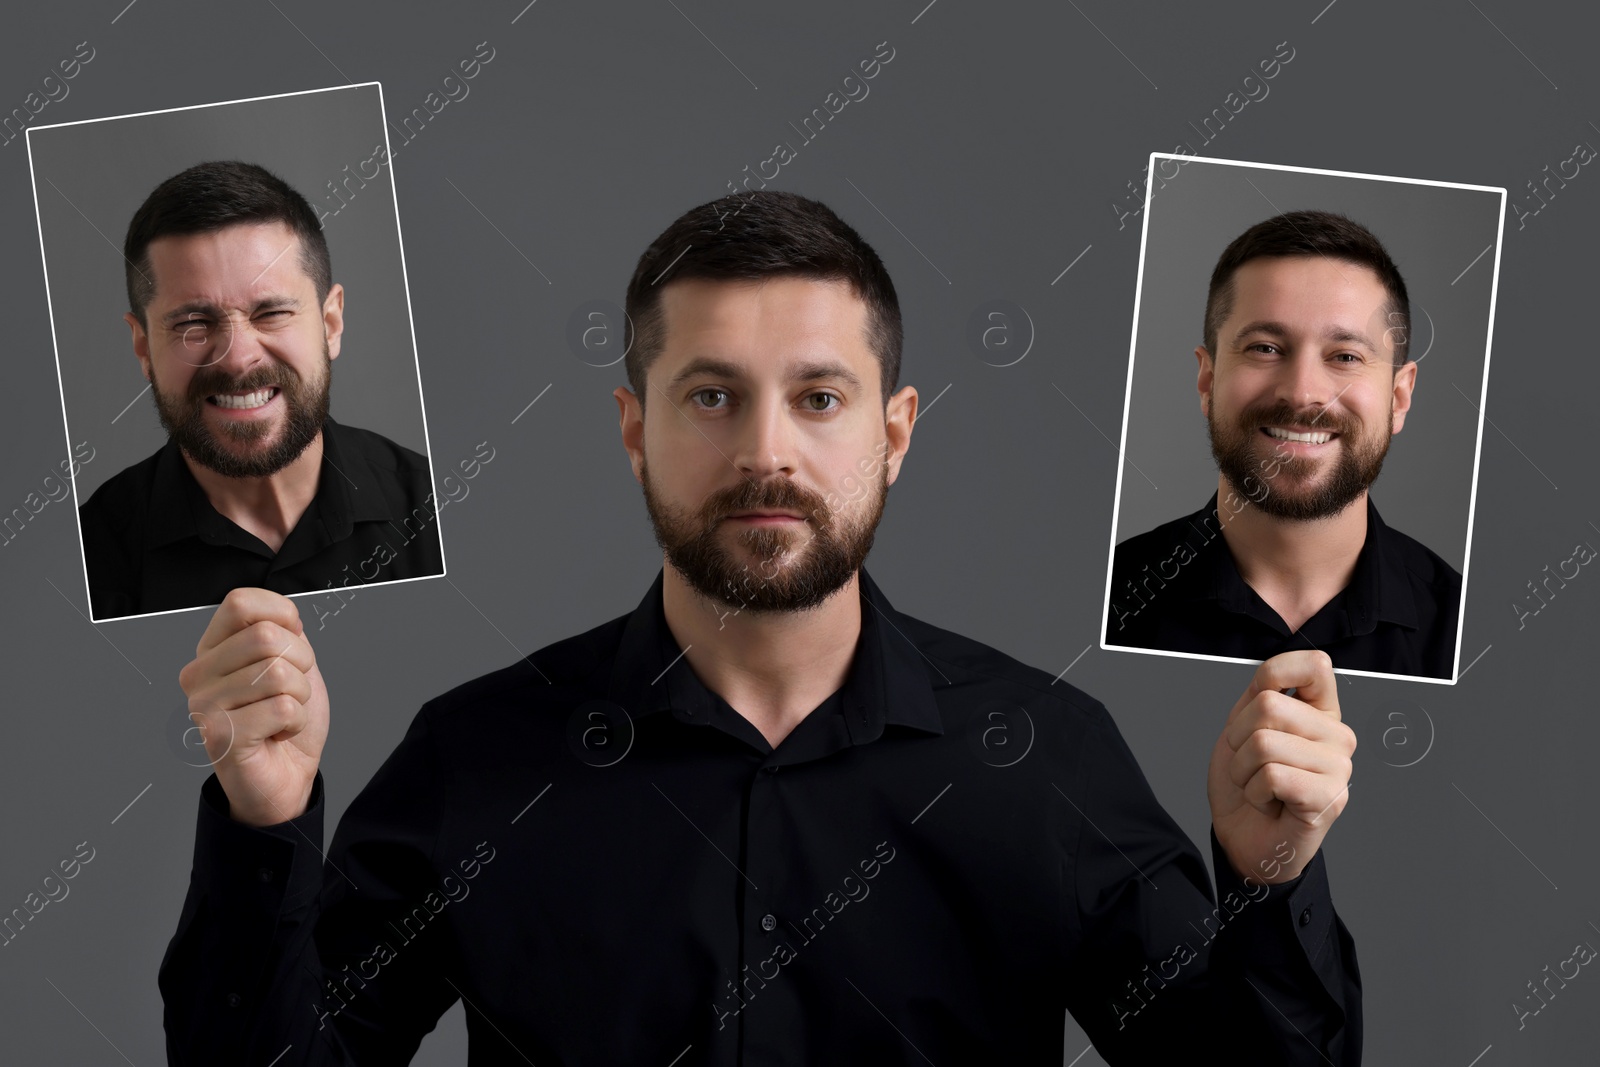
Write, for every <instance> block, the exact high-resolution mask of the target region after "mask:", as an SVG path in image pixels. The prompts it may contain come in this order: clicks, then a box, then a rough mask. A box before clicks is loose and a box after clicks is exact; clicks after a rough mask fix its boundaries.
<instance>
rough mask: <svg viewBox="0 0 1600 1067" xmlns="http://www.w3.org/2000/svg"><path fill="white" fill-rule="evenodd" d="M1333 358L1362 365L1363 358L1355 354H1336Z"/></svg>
mask: <svg viewBox="0 0 1600 1067" xmlns="http://www.w3.org/2000/svg"><path fill="white" fill-rule="evenodd" d="M1333 358H1334V359H1336V360H1347V361H1349V362H1351V363H1360V362H1361V357H1360V356H1358V355H1356V354H1355V353H1354V352H1340V353H1338V354H1336V355H1335V356H1334V357H1333Z"/></svg>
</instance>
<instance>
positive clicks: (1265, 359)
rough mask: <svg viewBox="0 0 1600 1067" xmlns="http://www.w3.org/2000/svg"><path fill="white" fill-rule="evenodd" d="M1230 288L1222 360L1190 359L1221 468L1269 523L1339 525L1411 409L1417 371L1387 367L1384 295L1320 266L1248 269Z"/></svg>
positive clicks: (1371, 278) (1294, 262)
mask: <svg viewBox="0 0 1600 1067" xmlns="http://www.w3.org/2000/svg"><path fill="white" fill-rule="evenodd" d="M1232 286H1233V300H1232V306H1231V308H1230V309H1229V313H1228V317H1227V318H1226V320H1224V322H1223V323H1222V325H1221V328H1220V329H1218V331H1217V342H1216V346H1217V349H1218V351H1217V352H1216V353H1215V354H1213V353H1210V352H1207V351H1206V349H1205V348H1204V347H1202V348H1199V349H1196V356H1197V357H1198V358H1199V363H1200V374H1199V382H1198V385H1199V391H1200V396H1201V409H1202V411H1203V413H1204V414H1205V416H1206V426H1207V430H1208V432H1209V434H1210V439H1211V450H1212V455H1213V456H1214V457H1215V459H1216V461H1217V468H1218V470H1220V471H1221V472H1222V474H1223V476H1224V477H1225V478H1226V479H1227V480H1228V482H1229V484H1230V485H1232V486H1233V488H1234V490H1235V491H1236V492H1238V493H1239V494H1240V495H1241V496H1244V497H1247V498H1249V499H1250V500H1252V501H1253V502H1255V503H1256V504H1257V506H1259V507H1260V508H1261V510H1262V511H1264V512H1266V513H1267V514H1269V515H1273V516H1275V517H1278V518H1284V519H1290V520H1299V521H1305V520H1312V519H1321V518H1327V517H1331V516H1333V515H1337V514H1338V513H1339V512H1341V511H1343V510H1344V509H1345V508H1346V507H1348V506H1349V505H1350V504H1351V503H1353V502H1354V501H1356V500H1358V499H1360V498H1361V497H1362V495H1363V494H1364V493H1365V492H1366V490H1367V487H1368V486H1370V485H1371V484H1372V482H1373V481H1374V480H1375V479H1376V478H1377V477H1378V473H1379V471H1380V470H1382V467H1383V460H1384V456H1385V454H1386V453H1387V452H1388V449H1389V438H1390V436H1391V435H1392V434H1394V433H1398V432H1399V431H1400V428H1401V426H1402V425H1403V424H1404V422H1405V415H1406V412H1407V410H1409V408H1410V405H1411V392H1412V388H1413V386H1414V384H1415V381H1416V373H1417V365H1416V364H1415V363H1414V362H1408V363H1406V364H1405V365H1404V366H1402V367H1400V368H1399V369H1398V370H1396V369H1395V367H1394V355H1395V353H1394V346H1393V336H1392V334H1391V333H1390V332H1389V331H1388V330H1386V328H1385V324H1386V323H1387V322H1389V295H1388V293H1387V291H1386V290H1385V289H1384V287H1383V284H1382V283H1381V282H1380V281H1379V280H1378V276H1377V275H1376V274H1375V273H1374V272H1373V271H1371V270H1370V269H1368V268H1366V267H1364V266H1361V265H1359V264H1356V263H1352V262H1349V261H1345V260H1337V259H1332V258H1329V257H1327V256H1277V257H1264V258H1260V259H1254V260H1250V261H1249V262H1246V263H1244V264H1243V265H1241V266H1240V267H1239V269H1238V271H1237V272H1235V274H1234V276H1233V280H1232ZM1263 486H1264V487H1265V488H1264V489H1263V488H1262V487H1263ZM1252 488H1253V489H1254V491H1252Z"/></svg>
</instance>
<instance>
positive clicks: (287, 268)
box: [123, 222, 344, 478]
mask: <svg viewBox="0 0 1600 1067" xmlns="http://www.w3.org/2000/svg"><path fill="white" fill-rule="evenodd" d="M149 258H150V267H149V272H150V275H151V279H152V281H154V282H155V296H154V297H153V298H152V299H151V301H150V304H149V305H148V306H147V307H146V308H145V322H144V323H140V321H139V319H138V318H137V317H136V316H134V315H131V314H129V315H125V316H123V318H124V319H126V320H127V322H128V325H129V328H130V329H131V330H132V331H133V343H134V351H135V353H136V354H137V355H138V357H139V362H140V364H141V365H142V366H143V368H144V373H145V377H146V378H148V379H149V381H150V388H151V392H152V393H153V394H154V396H155V402H156V411H157V414H158V415H159V416H160V418H161V425H162V426H164V427H165V428H166V430H167V433H168V434H169V435H170V436H171V437H172V439H173V440H174V441H176V442H177V443H178V445H179V446H180V447H181V448H182V449H183V450H184V451H185V452H186V453H188V454H189V456H190V457H192V458H193V459H194V460H195V461H196V462H198V463H200V464H202V465H203V466H205V467H208V468H210V469H211V470H214V471H216V472H217V473H218V474H222V475H226V476H228V477H232V478H249V477H263V476H266V475H269V474H273V473H275V472H277V471H279V470H281V469H282V468H284V467H285V466H287V465H288V464H290V463H291V462H293V461H294V460H295V459H296V458H298V457H299V456H300V454H301V453H302V452H304V451H305V449H306V447H307V446H308V445H309V444H310V443H311V442H312V441H313V440H315V439H316V436H317V433H318V432H319V431H320V430H321V429H322V423H323V420H324V419H326V418H327V415H328V391H329V386H330V384H331V378H332V373H331V372H332V360H333V359H334V358H336V357H337V356H338V354H339V341H340V335H341V333H342V331H343V328H344V291H343V289H342V287H340V286H338V285H335V286H333V287H332V289H331V290H330V291H329V293H328V296H327V299H326V300H324V301H318V300H317V293H316V285H315V283H314V282H313V281H312V279H311V277H310V276H309V275H308V274H307V273H306V272H305V270H304V267H303V265H302V261H301V256H300V240H299V238H298V237H297V236H296V235H295V233H294V231H292V230H290V229H289V227H288V226H286V225H284V224H283V223H279V222H268V223H246V224H241V225H237V226H229V227H227V228H225V229H221V230H216V231H214V232H211V233H202V234H188V235H182V236H167V237H160V238H157V239H156V240H154V241H152V242H150V247H149Z"/></svg>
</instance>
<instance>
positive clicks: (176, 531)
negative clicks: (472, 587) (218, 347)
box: [78, 417, 444, 622]
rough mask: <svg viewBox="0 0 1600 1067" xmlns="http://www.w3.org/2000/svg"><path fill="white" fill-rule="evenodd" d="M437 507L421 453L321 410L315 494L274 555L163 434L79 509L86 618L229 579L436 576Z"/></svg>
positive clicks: (275, 581)
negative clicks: (210, 495)
mask: <svg viewBox="0 0 1600 1067" xmlns="http://www.w3.org/2000/svg"><path fill="white" fill-rule="evenodd" d="M436 510H437V509H436V508H435V507H434V504H433V489H432V487H431V483H430V478H429V474H428V460H427V457H425V456H423V455H422V454H421V453H418V452H414V451H412V450H411V449H409V448H405V447H404V446H402V445H398V444H396V443H395V442H393V441H390V440H389V439H388V438H386V437H384V436H382V435H381V434H377V433H373V432H372V431H371V430H363V429H359V428H358V427H354V426H341V425H340V424H339V423H337V422H335V421H334V420H333V418H332V417H329V418H328V419H326V420H325V421H324V422H323V424H322V469H321V471H320V473H319V474H318V480H317V495H316V496H315V497H313V498H312V501H311V505H310V506H309V507H308V508H307V509H306V511H305V513H304V514H303V515H301V516H300V520H299V521H298V522H297V523H295V527H294V529H293V530H290V531H289V536H288V537H287V538H286V539H285V540H284V542H283V544H282V546H280V547H279V549H278V551H277V552H273V551H272V549H271V548H269V547H268V546H267V544H266V543H265V542H264V541H262V540H261V539H260V538H259V537H257V536H256V535H255V534H253V533H250V532H249V531H247V530H245V529H244V528H242V527H241V526H239V525H238V524H237V523H235V522H233V520H231V519H228V518H226V517H224V516H223V515H222V514H221V513H219V512H218V511H217V509H216V508H214V507H212V506H211V501H210V500H209V499H207V497H206V494H205V490H204V489H202V488H201V487H200V483H199V482H197V481H195V478H194V475H193V474H192V473H191V472H190V470H189V466H188V464H187V463H185V462H184V460H183V453H182V452H181V451H180V450H179V448H178V445H177V443H176V442H174V441H171V440H169V441H168V442H167V443H166V444H165V445H164V446H162V448H161V449H160V451H158V452H156V453H155V454H154V455H152V456H151V457H150V458H148V459H146V460H143V461H141V462H139V463H136V464H134V465H133V466H131V467H128V468H127V469H126V470H123V471H121V472H119V473H118V474H116V475H115V476H114V477H112V478H110V479H109V480H107V481H106V483H105V484H104V485H101V486H100V487H99V488H98V489H96V490H95V491H94V493H93V494H92V495H91V496H90V497H89V499H88V500H87V501H85V502H84V504H83V506H82V507H80V508H79V509H78V518H79V526H80V528H81V529H82V531H83V555H84V565H85V567H86V568H87V569H88V574H89V600H90V603H91V605H92V608H93V615H94V618H95V620H96V621H97V622H98V621H102V620H105V619H112V618H118V617H121V616H125V615H139V614H145V613H149V612H156V611H169V610H173V609H176V608H193V607H204V606H206V605H212V604H220V603H221V602H222V598H223V597H225V596H227V595H228V591H229V590H230V589H234V588H236V587H238V586H253V587H256V588H260V589H270V590H272V591H273V592H275V593H286V594H287V593H304V592H310V591H313V590H319V589H337V588H344V587H346V586H351V587H353V586H360V585H364V584H367V583H371V582H388V581H394V580H397V579H402V578H425V577H428V576H430V575H435V574H443V573H444V563H443V557H442V555H441V552H440V549H439V530H438V523H437V522H436V521H435V516H436ZM330 595H334V594H330ZM338 603H339V604H341V605H342V601H338ZM330 610H336V609H330Z"/></svg>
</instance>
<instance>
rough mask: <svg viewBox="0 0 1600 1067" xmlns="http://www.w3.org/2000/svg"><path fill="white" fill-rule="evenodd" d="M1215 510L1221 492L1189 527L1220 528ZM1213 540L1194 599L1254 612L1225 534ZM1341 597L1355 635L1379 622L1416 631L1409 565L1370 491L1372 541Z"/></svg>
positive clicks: (1249, 591) (1251, 593) (1367, 542)
mask: <svg viewBox="0 0 1600 1067" xmlns="http://www.w3.org/2000/svg"><path fill="white" fill-rule="evenodd" d="M1216 512H1217V494H1216V493H1212V494H1211V500H1210V501H1209V502H1208V503H1207V504H1206V506H1205V507H1203V508H1201V509H1200V510H1199V511H1197V512H1195V513H1194V514H1193V515H1190V516H1189V519H1188V523H1189V525H1190V526H1191V528H1193V529H1195V530H1202V529H1204V525H1203V524H1204V523H1205V521H1206V520H1207V519H1208V518H1209V519H1210V521H1211V523H1212V524H1213V526H1215V525H1216V523H1217V521H1218V520H1217V519H1216V517H1215V516H1216ZM1214 540H1215V545H1214V546H1213V547H1214V548H1215V551H1213V552H1205V553H1202V559H1203V560H1204V562H1202V563H1201V564H1200V568H1201V569H1200V570H1198V572H1197V574H1196V577H1197V579H1198V580H1197V581H1196V583H1195V584H1194V585H1193V586H1192V587H1191V596H1192V598H1193V599H1205V598H1213V599H1215V600H1217V601H1218V602H1219V603H1220V604H1221V605H1222V606H1223V607H1224V608H1226V609H1228V610H1230V611H1237V612H1242V613H1245V614H1255V612H1254V611H1253V610H1252V608H1253V605H1254V602H1255V601H1256V600H1259V599H1260V598H1259V597H1258V596H1256V595H1255V591H1254V590H1252V589H1251V588H1250V586H1249V585H1248V584H1247V583H1246V582H1245V580H1244V578H1243V577H1241V576H1240V574H1239V567H1238V565H1237V564H1236V563H1235V562H1234V560H1233V553H1232V552H1230V551H1229V550H1228V543H1227V541H1226V540H1225V539H1224V538H1223V537H1222V536H1221V534H1220V533H1219V534H1218V535H1217V536H1216V537H1215V539H1214ZM1341 599H1342V602H1343V609H1344V614H1345V618H1346V621H1347V624H1348V627H1349V630H1350V635H1351V636H1361V635H1363V634H1370V633H1372V632H1373V630H1375V629H1376V628H1377V625H1378V622H1379V621H1380V620H1381V621H1384V622H1392V623H1395V624H1397V625H1400V626H1404V627H1406V628H1408V629H1411V630H1415V629H1418V628H1419V626H1418V622H1417V601H1416V596H1415V594H1414V593H1413V591H1412V588H1411V582H1410V579H1409V577H1408V574H1407V571H1406V567H1405V561H1404V560H1403V559H1402V558H1401V556H1400V546H1399V545H1398V544H1397V543H1396V540H1395V537H1394V535H1393V533H1392V532H1391V531H1390V530H1389V527H1388V526H1387V525H1385V524H1384V521H1383V519H1382V518H1380V517H1379V516H1378V508H1377V505H1375V504H1374V503H1373V502H1372V494H1371V493H1370V492H1369V493H1368V494H1367V538H1366V540H1365V541H1364V542H1362V545H1361V552H1360V553H1359V554H1358V555H1357V556H1356V567H1355V571H1354V572H1353V573H1352V574H1351V575H1350V581H1349V583H1348V584H1347V585H1346V586H1345V587H1344V589H1342V590H1341V591H1340V592H1339V594H1338V596H1337V597H1336V598H1335V601H1339V600H1341Z"/></svg>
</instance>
